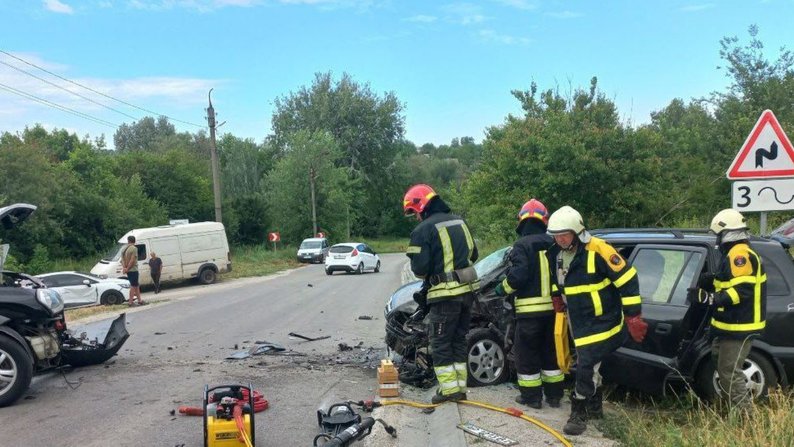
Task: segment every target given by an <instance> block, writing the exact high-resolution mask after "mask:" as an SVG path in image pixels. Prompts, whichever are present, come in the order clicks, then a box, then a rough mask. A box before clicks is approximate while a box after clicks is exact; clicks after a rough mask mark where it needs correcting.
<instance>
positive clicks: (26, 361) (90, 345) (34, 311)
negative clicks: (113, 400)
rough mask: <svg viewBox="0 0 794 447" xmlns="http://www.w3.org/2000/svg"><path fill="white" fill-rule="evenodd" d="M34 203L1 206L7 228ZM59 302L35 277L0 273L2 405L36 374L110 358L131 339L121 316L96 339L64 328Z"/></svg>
mask: <svg viewBox="0 0 794 447" xmlns="http://www.w3.org/2000/svg"><path fill="white" fill-rule="evenodd" d="M35 209H36V207H35V206H34V205H28V204H16V205H11V206H7V207H4V208H0V223H2V226H3V228H5V229H6V230H10V229H12V228H13V227H14V226H16V225H17V224H19V223H21V222H22V221H23V220H25V219H27V218H28V216H30V214H32V213H33V211H34V210H35ZM63 307H64V306H63V300H62V299H61V296H60V295H59V294H58V292H56V291H55V290H52V289H48V288H47V286H46V285H45V284H44V283H42V282H41V280H39V279H38V278H36V277H33V276H29V275H25V274H23V273H15V272H9V271H0V407H5V406H8V405H11V404H13V403H14V402H16V401H17V399H19V398H20V397H22V395H23V394H24V393H25V391H27V389H28V387H29V386H30V382H31V379H32V377H33V375H34V374H37V373H40V372H43V371H46V370H49V369H52V368H55V367H57V366H59V365H63V364H68V365H72V366H83V365H94V364H99V363H102V362H104V361H106V360H108V359H109V358H111V357H112V356H114V355H115V354H116V353H117V352H118V350H119V349H120V348H121V346H122V345H123V344H124V342H125V341H126V340H127V338H128V337H129V334H128V333H127V329H126V320H125V314H121V315H120V316H119V317H118V318H116V319H115V320H114V321H113V322H112V323H111V324H110V325H109V327H108V329H107V332H106V334H104V336H102V334H98V336H97V338H96V339H94V340H91V339H89V338H88V337H82V336H78V337H75V336H74V335H73V334H72V332H71V331H70V330H68V329H67V327H66V320H65V319H64V315H63Z"/></svg>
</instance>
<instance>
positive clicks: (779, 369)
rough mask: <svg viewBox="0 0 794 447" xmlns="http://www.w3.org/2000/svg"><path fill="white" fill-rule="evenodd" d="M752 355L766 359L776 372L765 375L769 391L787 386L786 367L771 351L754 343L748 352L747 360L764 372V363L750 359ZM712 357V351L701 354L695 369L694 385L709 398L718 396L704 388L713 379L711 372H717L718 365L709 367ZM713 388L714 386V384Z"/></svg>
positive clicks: (772, 370)
mask: <svg viewBox="0 0 794 447" xmlns="http://www.w3.org/2000/svg"><path fill="white" fill-rule="evenodd" d="M751 356H757V357H758V358H759V359H760V360H762V361H765V362H766V363H768V364H769V366H770V367H771V371H770V372H772V373H773V374H774V377H772V376H769V377H764V381H765V387H766V389H767V392H768V391H769V390H770V389H773V388H775V387H778V386H783V387H785V386H787V384H788V379H787V377H786V374H785V369H784V368H783V365H781V364H780V362H779V361H778V360H777V359H776V358H775V357H774V356H773V355H772V354H771V353H770V352H769V351H767V350H766V349H763V347H759V346H756V345H755V344H754V345H753V346H752V348H751V349H750V352H749V353H748V354H747V360H750V361H751V362H753V363H755V364H756V365H757V366H758V367H759V369H760V370H761V372H764V371H763V369H764V368H763V365H761V364H759V363H758V362H757V361H755V360H754V359H750V357H751ZM710 359H711V353H710V351H709V352H708V353H707V354H706V355H701V356H700V358H699V359H698V362H697V366H696V368H695V369H693V371H694V374H693V380H694V385H695V386H696V389H697V390H698V391H699V394H702V395H703V397H704V398H706V399H707V400H709V399H713V398H714V397H716V396H715V395H714V394H713V393H711V392H710V391H709V390H708V389H704V382H706V381H708V383H711V381H712V380H713V379H712V375H711V374H709V372H712V373H715V372H716V366H715V369H714V370H713V371H712V370H711V368H710V367H709V366H710V365H709V360H710ZM771 379H775V380H771ZM711 388H713V386H712V387H711ZM764 397H766V396H764Z"/></svg>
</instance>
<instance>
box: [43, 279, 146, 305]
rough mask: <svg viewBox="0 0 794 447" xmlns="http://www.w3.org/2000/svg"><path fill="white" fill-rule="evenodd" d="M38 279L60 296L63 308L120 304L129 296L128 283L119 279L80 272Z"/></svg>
mask: <svg viewBox="0 0 794 447" xmlns="http://www.w3.org/2000/svg"><path fill="white" fill-rule="evenodd" d="M38 278H39V279H41V281H42V282H43V283H44V284H45V285H46V286H47V287H48V288H50V289H53V290H55V291H56V292H58V293H59V294H60V295H61V298H63V304H64V306H65V307H77V306H90V305H94V304H107V305H112V304H121V303H124V302H125V301H127V299H128V298H129V296H130V282H129V281H128V280H126V279H121V278H100V277H99V276H95V275H92V274H90V273H80V272H55V273H45V274H43V275H38Z"/></svg>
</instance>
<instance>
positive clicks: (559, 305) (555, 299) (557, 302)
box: [551, 295, 567, 313]
mask: <svg viewBox="0 0 794 447" xmlns="http://www.w3.org/2000/svg"><path fill="white" fill-rule="evenodd" d="M551 304H552V306H554V312H558V313H563V312H565V311H566V310H567V306H566V305H565V301H563V300H562V297H561V296H559V295H554V296H552V297H551Z"/></svg>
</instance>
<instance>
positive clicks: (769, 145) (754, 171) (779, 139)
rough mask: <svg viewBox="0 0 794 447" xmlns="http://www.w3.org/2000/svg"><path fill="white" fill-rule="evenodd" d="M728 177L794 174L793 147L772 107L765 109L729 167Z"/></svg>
mask: <svg viewBox="0 0 794 447" xmlns="http://www.w3.org/2000/svg"><path fill="white" fill-rule="evenodd" d="M727 174H728V178H729V179H748V178H770V177H794V147H792V146H791V141H789V139H788V137H787V136H786V133H785V132H783V128H782V127H780V123H779V122H778V120H777V118H775V114H774V113H772V111H771V110H764V113H762V114H761V117H760V118H758V122H757V123H755V127H753V130H752V131H751V132H750V135H748V136H747V140H745V142H744V144H743V145H742V149H741V150H739V153H738V154H736V158H734V159H733V163H731V167H730V168H729V169H728V173H727Z"/></svg>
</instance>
